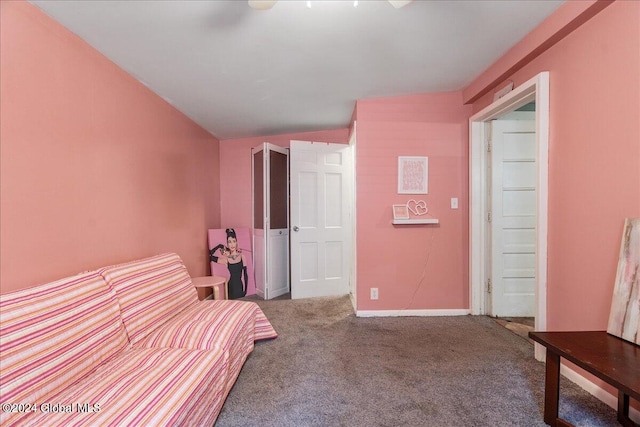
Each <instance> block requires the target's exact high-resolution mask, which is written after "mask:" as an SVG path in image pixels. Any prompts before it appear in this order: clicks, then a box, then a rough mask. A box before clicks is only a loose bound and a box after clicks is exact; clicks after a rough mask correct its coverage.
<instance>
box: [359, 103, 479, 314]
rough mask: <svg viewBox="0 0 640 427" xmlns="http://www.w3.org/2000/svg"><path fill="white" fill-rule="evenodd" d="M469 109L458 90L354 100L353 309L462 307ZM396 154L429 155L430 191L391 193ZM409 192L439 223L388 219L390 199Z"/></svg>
mask: <svg viewBox="0 0 640 427" xmlns="http://www.w3.org/2000/svg"><path fill="white" fill-rule="evenodd" d="M470 111H471V108H470V107H465V106H463V105H462V95H461V93H460V92H452V93H438V94H429V95H415V96H406V97H395V98H385V99H372V100H362V101H358V103H357V129H358V130H357V132H358V133H357V143H356V177H357V178H356V181H357V195H356V198H357V210H358V211H357V245H358V289H357V294H358V301H357V309H358V310H424V309H465V308H468V306H469V300H468V293H469V292H468V255H467V252H468V251H467V247H468V240H469V238H468V213H467V212H468V204H467V199H468V194H467V193H468V185H467V179H466V176H467V172H466V170H467V168H468V166H467V165H468V149H467V145H468V144H467V141H468V125H467V120H468V117H469V115H470ZM398 156H427V157H429V194H426V195H405V194H403V195H400V194H397V174H398ZM452 197H457V198H458V199H459V203H460V206H459V209H457V210H452V209H451V208H450V199H451V198H452ZM410 199H416V200H425V201H426V203H427V206H428V208H429V213H430V214H431V215H433V216H434V217H436V218H438V219H439V220H440V224H439V225H401V226H398V225H396V226H394V225H392V224H391V221H392V211H391V206H392V205H393V204H404V203H406V202H407V201H408V200H410ZM371 287H377V288H378V289H379V299H378V300H377V301H372V300H370V299H369V293H370V292H369V289H370V288H371Z"/></svg>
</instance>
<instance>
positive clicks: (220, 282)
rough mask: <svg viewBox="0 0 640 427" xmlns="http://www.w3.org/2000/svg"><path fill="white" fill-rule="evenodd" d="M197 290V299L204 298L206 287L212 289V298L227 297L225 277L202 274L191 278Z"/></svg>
mask: <svg viewBox="0 0 640 427" xmlns="http://www.w3.org/2000/svg"><path fill="white" fill-rule="evenodd" d="M191 281H192V282H193V286H195V288H196V291H198V299H199V300H200V301H202V300H203V299H205V298H206V288H211V289H213V299H228V298H229V296H228V292H229V291H228V289H227V279H225V278H224V277H220V276H203V277H194V278H193V279H191Z"/></svg>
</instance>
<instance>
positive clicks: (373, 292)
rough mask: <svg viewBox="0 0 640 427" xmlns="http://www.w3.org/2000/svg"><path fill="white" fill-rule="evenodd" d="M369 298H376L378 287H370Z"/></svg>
mask: <svg viewBox="0 0 640 427" xmlns="http://www.w3.org/2000/svg"><path fill="white" fill-rule="evenodd" d="M371 299H372V300H374V299H378V288H371Z"/></svg>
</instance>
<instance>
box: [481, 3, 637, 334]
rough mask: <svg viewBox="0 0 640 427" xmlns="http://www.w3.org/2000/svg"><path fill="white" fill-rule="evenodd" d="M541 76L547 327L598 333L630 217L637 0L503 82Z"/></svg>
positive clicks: (633, 207)
mask: <svg viewBox="0 0 640 427" xmlns="http://www.w3.org/2000/svg"><path fill="white" fill-rule="evenodd" d="M534 48H535V46H530V49H534ZM541 71H549V72H550V85H551V94H550V98H551V101H550V135H549V139H550V141H549V240H548V243H549V248H548V251H549V252H548V329H549V330H595V329H600V330H603V329H606V327H607V322H608V317H609V309H610V304H611V295H612V291H613V284H614V280H615V275H616V266H617V260H618V253H619V249H620V238H621V235H622V227H623V223H624V218H625V217H640V120H639V119H640V79H639V78H638V76H640V2H627V1H616V2H614V3H613V4H612V5H610V6H609V7H607V8H605V9H604V10H602V11H601V12H600V13H599V14H597V15H596V16H595V17H593V18H592V19H591V20H589V21H587V22H586V23H584V24H583V25H582V26H580V27H579V28H578V29H576V30H575V31H574V32H572V33H571V34H570V35H568V36H567V37H566V38H564V39H563V40H562V41H560V42H559V43H557V44H556V45H555V46H553V47H552V48H551V49H549V50H547V51H546V52H544V53H543V54H542V55H540V56H539V57H538V58H536V59H535V60H533V61H531V62H530V63H529V64H527V65H526V66H525V67H524V68H522V69H521V70H520V71H518V72H516V73H515V74H513V75H512V76H510V77H509V78H510V79H511V80H513V81H514V82H515V85H516V86H518V85H519V84H521V83H522V82H524V81H526V80H527V79H529V78H531V77H532V76H534V75H535V74H537V73H539V72H541ZM480 78H482V76H481V77H480ZM490 98H491V94H488V95H486V96H485V97H483V98H482V99H480V100H479V101H478V102H476V103H474V104H473V108H474V111H479V110H480V109H481V108H483V107H484V106H485V105H488V104H489V103H490V102H491V99H490Z"/></svg>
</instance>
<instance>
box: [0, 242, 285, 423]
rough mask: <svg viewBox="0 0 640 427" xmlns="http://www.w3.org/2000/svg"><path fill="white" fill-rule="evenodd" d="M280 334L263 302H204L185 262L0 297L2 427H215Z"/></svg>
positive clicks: (135, 265)
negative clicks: (259, 355) (258, 355)
mask: <svg viewBox="0 0 640 427" xmlns="http://www.w3.org/2000/svg"><path fill="white" fill-rule="evenodd" d="M276 336H277V334H276V332H275V330H274V329H273V327H272V326H271V324H270V323H269V321H268V320H267V318H266V317H265V316H264V313H263V312H262V310H260V308H259V307H258V306H257V304H255V303H252V302H243V301H226V300H222V301H213V300H205V301H198V298H197V293H196V291H195V288H194V287H193V285H192V283H191V278H190V277H189V274H188V273H187V269H186V268H185V266H184V264H183V263H182V260H181V259H180V257H179V256H178V255H176V254H163V255H159V256H155V257H151V258H147V259H143V260H139V261H134V262H130V263H126V264H120V265H116V266H110V267H105V268H102V269H100V270H97V271H92V272H87V273H83V274H79V275H77V276H73V277H68V278H65V279H61V280H58V281H55V282H51V283H48V284H45V285H40V286H36V287H33V288H29V289H24V290H21V291H18V292H13V293H9V294H4V295H0V404H1V409H0V425H2V426H14V425H15V426H45V425H47V426H49V425H50V426H53V425H55V426H70V425H73V426H136V425H138V426H180V425H189V426H212V425H213V424H214V422H215V420H216V418H217V416H218V414H219V412H220V409H221V408H222V405H223V403H224V400H225V398H226V396H227V394H228V393H229V391H230V390H231V387H232V386H233V384H234V382H235V380H236V378H237V376H238V374H239V372H240V369H241V368H242V365H243V364H244V362H245V360H246V358H247V356H248V355H249V354H250V353H251V351H252V350H253V346H254V342H255V341H257V340H261V339H269V338H275V337H276Z"/></svg>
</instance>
